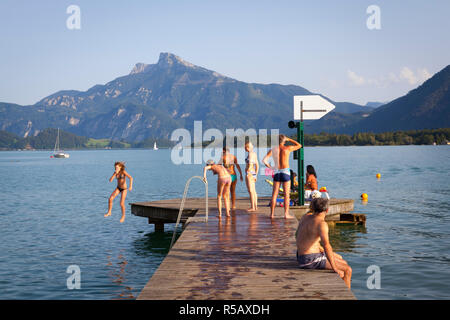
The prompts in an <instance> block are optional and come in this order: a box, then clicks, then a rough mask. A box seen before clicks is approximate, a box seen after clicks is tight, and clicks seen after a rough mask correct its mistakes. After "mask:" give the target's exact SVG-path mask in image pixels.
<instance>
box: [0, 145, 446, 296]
mask: <svg viewBox="0 0 450 320" xmlns="http://www.w3.org/2000/svg"><path fill="white" fill-rule="evenodd" d="M69 153H70V158H69V159H51V158H50V155H51V154H52V153H51V152H50V151H48V152H47V151H26V152H25V151H5V152H0V176H1V178H2V180H3V181H4V184H3V185H4V189H3V192H2V193H1V194H0V201H1V204H2V206H1V209H0V215H1V218H2V224H1V225H2V232H1V234H0V299H134V298H136V297H137V295H138V294H139V292H140V291H141V290H142V288H143V287H144V286H145V284H146V283H147V281H148V280H149V279H150V277H151V275H152V274H153V272H154V271H155V270H156V269H157V268H158V266H159V264H160V263H161V262H162V260H163V259H164V257H165V255H166V254H167V252H168V248H169V245H170V240H171V237H172V232H173V226H166V231H165V232H164V233H154V232H153V225H148V224H147V221H146V219H145V218H141V217H135V216H133V215H131V212H130V208H129V206H128V203H130V202H138V201H151V200H158V199H164V198H175V197H181V195H182V193H183V189H184V185H185V182H186V180H187V179H188V178H189V177H191V176H193V175H201V174H202V165H199V164H197V165H175V164H173V163H172V162H171V151H170V150H167V149H166V150H163V149H161V150H158V151H153V150H89V151H70V152H69ZM260 160H261V159H260ZM115 161H125V162H126V165H127V171H128V172H129V173H130V174H131V175H132V176H133V177H134V185H133V190H132V191H131V192H128V197H127V199H126V203H127V217H126V220H125V223H123V224H120V223H119V219H120V215H121V214H120V206H119V198H116V200H115V203H114V207H113V213H112V216H111V217H109V218H104V217H103V214H104V213H105V212H106V211H107V200H108V197H109V195H110V194H111V192H112V191H113V189H114V188H115V185H116V182H115V181H114V182H112V183H109V182H108V178H109V177H110V176H111V175H112V173H113V171H114V168H113V164H114V162H115ZM305 164H312V165H314V167H315V169H316V172H317V175H318V182H319V187H321V186H326V187H327V189H328V190H329V193H330V196H331V197H336V198H350V199H354V200H355V212H357V213H364V214H367V225H366V227H365V228H362V227H354V226H352V227H348V226H346V227H334V228H330V239H331V243H332V245H333V248H334V249H335V251H337V252H339V253H340V254H342V256H343V257H344V259H346V260H347V261H348V262H349V264H350V265H351V266H352V268H353V283H352V286H353V287H352V290H353V292H354V294H355V295H356V297H357V298H358V299H449V298H450V282H449V281H448V280H449V279H450V268H449V266H450V235H449V232H448V231H449V230H450V197H449V196H450V186H449V178H450V177H449V172H450V148H449V147H448V146H380V147H316V148H305ZM291 167H292V168H296V162H294V160H292V159H291ZM377 173H381V179H380V180H378V179H376V174H377ZM208 177H209V179H210V183H211V185H213V183H215V180H216V178H215V177H212V175H211V174H208ZM209 189H210V196H212V197H214V196H215V187H210V188H209ZM257 192H258V194H259V195H270V194H271V187H270V186H269V185H268V184H267V183H265V182H264V176H260V177H259V179H258V182H257ZM363 192H365V193H367V194H368V196H369V201H368V202H367V203H366V204H364V203H362V202H361V201H360V200H359V196H360V194H361V193H363ZM203 194H204V186H203V184H202V183H201V182H199V181H196V182H195V181H193V182H192V184H191V188H190V190H189V195H188V196H192V197H193V196H196V197H198V196H199V197H201V196H203ZM237 194H238V196H247V191H246V188H245V183H238V187H237ZM178 232H179V231H178ZM293 259H295V257H293ZM71 265H76V266H78V267H79V268H80V270H81V289H79V290H69V289H68V288H67V285H66V281H67V278H68V277H69V276H70V274H69V273H67V272H66V271H67V268H68V267H69V266H71ZM373 265H375V266H378V267H379V268H380V270H381V288H380V289H369V288H368V286H367V279H368V278H369V276H370V274H369V273H367V268H368V267H369V266H373Z"/></svg>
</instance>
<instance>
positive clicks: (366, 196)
mask: <svg viewBox="0 0 450 320" xmlns="http://www.w3.org/2000/svg"><path fill="white" fill-rule="evenodd" d="M361 199H362V200H363V201H367V200H368V199H369V196H368V195H367V193H363V194H362V195H361Z"/></svg>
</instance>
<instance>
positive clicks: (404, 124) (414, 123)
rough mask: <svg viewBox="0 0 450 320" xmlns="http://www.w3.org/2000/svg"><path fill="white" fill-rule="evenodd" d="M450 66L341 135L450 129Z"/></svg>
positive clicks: (341, 129)
mask: <svg viewBox="0 0 450 320" xmlns="http://www.w3.org/2000/svg"><path fill="white" fill-rule="evenodd" d="M449 89H450V65H448V66H447V67H445V68H444V69H442V70H441V71H439V72H438V73H436V74H435V75H434V76H433V77H431V78H430V79H428V80H427V81H425V82H424V83H423V84H422V85H421V86H419V87H418V88H416V89H414V90H411V91H410V92H408V93H407V94H406V95H404V96H402V97H400V98H398V99H395V100H393V101H391V102H389V103H387V104H385V105H383V106H381V107H378V108H377V109H375V111H373V112H372V113H371V114H370V115H369V116H367V117H366V118H364V119H361V120H359V121H357V122H356V123H354V124H352V125H350V126H347V127H341V128H338V129H336V132H337V133H355V132H369V131H370V132H386V131H394V130H420V129H435V128H446V127H450V90H449Z"/></svg>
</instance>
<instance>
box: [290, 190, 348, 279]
mask: <svg viewBox="0 0 450 320" xmlns="http://www.w3.org/2000/svg"><path fill="white" fill-rule="evenodd" d="M310 208H311V211H312V213H309V214H306V215H304V216H303V217H302V218H301V219H300V222H299V223H298V229H297V232H296V240H297V261H298V263H299V267H300V268H302V269H328V270H333V271H335V272H336V273H338V274H339V276H340V277H341V278H343V279H344V281H345V284H346V285H347V286H348V287H349V288H350V285H351V278H352V268H350V266H349V265H348V264H347V262H346V261H345V260H344V259H342V257H341V256H340V255H338V254H336V253H334V252H333V248H332V247H331V244H330V241H329V239H328V224H327V223H326V222H325V216H326V214H327V212H328V200H327V199H322V198H319V199H313V201H312V202H311V207H310ZM320 243H322V245H323V248H322V246H321V245H320Z"/></svg>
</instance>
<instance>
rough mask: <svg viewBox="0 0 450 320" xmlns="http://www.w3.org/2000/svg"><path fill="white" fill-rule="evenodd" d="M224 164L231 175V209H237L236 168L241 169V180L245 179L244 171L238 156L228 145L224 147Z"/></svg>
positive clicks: (222, 161)
mask: <svg viewBox="0 0 450 320" xmlns="http://www.w3.org/2000/svg"><path fill="white" fill-rule="evenodd" d="M221 163H222V165H223V166H224V167H225V169H227V170H228V172H229V173H230V175H231V187H230V191H231V209H236V184H237V175H236V169H235V166H236V168H237V169H238V171H239V175H240V176H241V177H240V178H241V181H243V180H244V179H243V178H242V171H241V167H240V166H239V164H238V162H237V158H236V156H235V155H233V154H231V153H230V150H229V149H228V148H226V147H224V148H223V153H222V159H221Z"/></svg>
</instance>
